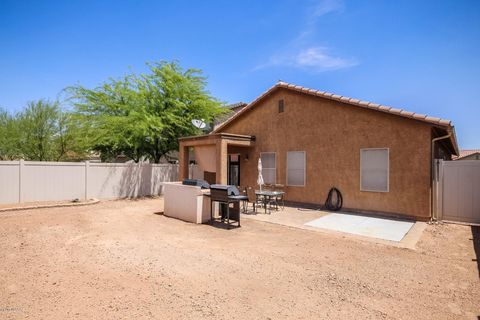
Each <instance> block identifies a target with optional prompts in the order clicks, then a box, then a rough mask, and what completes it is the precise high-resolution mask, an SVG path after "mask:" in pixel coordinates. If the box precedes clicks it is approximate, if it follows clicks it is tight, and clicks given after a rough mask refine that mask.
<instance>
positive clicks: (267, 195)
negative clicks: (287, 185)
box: [255, 190, 285, 214]
mask: <svg viewBox="0 0 480 320" xmlns="http://www.w3.org/2000/svg"><path fill="white" fill-rule="evenodd" d="M255 194H256V195H257V196H260V197H261V198H262V202H263V207H264V208H265V214H266V213H267V203H269V202H270V199H271V198H272V197H278V196H281V195H284V194H285V191H272V190H255Z"/></svg>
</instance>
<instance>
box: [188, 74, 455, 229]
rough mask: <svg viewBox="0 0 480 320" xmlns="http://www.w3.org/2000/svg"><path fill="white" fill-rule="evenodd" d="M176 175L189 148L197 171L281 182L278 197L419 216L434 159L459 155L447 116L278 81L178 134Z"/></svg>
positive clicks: (250, 181) (426, 208) (424, 211)
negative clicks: (209, 126) (205, 127)
mask: <svg viewBox="0 0 480 320" xmlns="http://www.w3.org/2000/svg"><path fill="white" fill-rule="evenodd" d="M179 145H180V150H179V163H180V179H183V178H186V177H187V176H188V155H189V151H190V150H191V148H193V150H194V153H195V159H196V162H197V164H198V166H199V167H200V169H201V170H202V172H203V174H204V176H205V177H206V178H208V179H209V180H214V181H215V182H216V183H223V184H226V183H229V184H237V185H242V186H246V185H250V186H256V178H257V161H258V158H259V157H261V159H262V162H263V175H264V179H265V182H266V183H277V184H283V185H285V186H286V200H287V201H290V202H293V203H305V204H322V203H323V202H324V201H325V198H326V197H327V193H328V191H329V189H330V188H331V187H337V188H338V189H340V191H341V192H342V195H343V201H344V202H343V205H344V209H345V210H353V211H356V212H368V213H372V214H379V215H391V216H402V217H410V218H414V219H419V220H428V219H429V218H430V216H431V201H432V198H431V197H432V192H431V186H432V170H433V165H432V164H433V159H434V158H441V159H445V160H450V159H451V157H452V155H458V153H459V152H458V146H457V141H456V137H455V130H454V127H453V125H452V123H451V121H449V120H443V119H439V118H434V117H429V116H425V115H421V114H417V113H414V112H408V111H405V110H401V109H395V108H391V107H388V106H383V105H379V104H374V103H370V102H365V101H360V100H357V99H351V98H347V97H343V96H339V95H335V94H331V93H326V92H322V91H318V90H312V89H308V88H304V87H301V86H296V85H292V84H288V83H285V82H278V83H277V84H275V85H274V86H273V87H271V88H270V89H268V90H267V91H266V92H264V93H263V94H262V95H260V96H259V97H258V98H257V99H255V100H254V101H253V102H251V103H249V104H248V105H246V106H244V107H242V109H241V110H240V111H239V112H237V113H236V114H235V115H234V116H232V117H231V118H230V119H228V120H227V121H225V122H224V123H222V124H221V125H219V126H217V127H216V129H215V130H214V131H213V132H211V133H210V134H208V135H203V136H196V137H184V138H181V139H179Z"/></svg>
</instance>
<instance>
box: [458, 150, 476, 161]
mask: <svg viewBox="0 0 480 320" xmlns="http://www.w3.org/2000/svg"><path fill="white" fill-rule="evenodd" d="M474 154H480V149H470V150H460V154H459V155H458V157H454V158H453V160H459V159H462V158H465V157H468V156H471V155H474Z"/></svg>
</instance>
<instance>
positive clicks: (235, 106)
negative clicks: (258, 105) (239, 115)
mask: <svg viewBox="0 0 480 320" xmlns="http://www.w3.org/2000/svg"><path fill="white" fill-rule="evenodd" d="M246 105H247V103H245V102H237V103H232V104H227V105H226V106H225V108H227V109H230V110H234V111H237V110H238V111H239V110H241V109H243V107H245V106H246Z"/></svg>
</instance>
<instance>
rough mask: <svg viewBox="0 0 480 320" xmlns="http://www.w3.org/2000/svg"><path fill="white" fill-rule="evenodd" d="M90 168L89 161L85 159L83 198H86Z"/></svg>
mask: <svg viewBox="0 0 480 320" xmlns="http://www.w3.org/2000/svg"><path fill="white" fill-rule="evenodd" d="M89 168H90V161H88V160H87V161H85V200H88V169H89Z"/></svg>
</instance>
